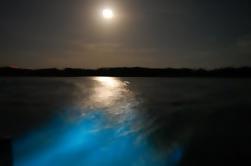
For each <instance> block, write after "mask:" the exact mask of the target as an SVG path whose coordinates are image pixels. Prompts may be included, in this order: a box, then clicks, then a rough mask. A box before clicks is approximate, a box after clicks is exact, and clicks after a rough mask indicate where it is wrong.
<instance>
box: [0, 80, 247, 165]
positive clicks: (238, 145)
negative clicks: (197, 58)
mask: <svg viewBox="0 0 251 166" xmlns="http://www.w3.org/2000/svg"><path fill="white" fill-rule="evenodd" d="M250 92H251V79H213V78H205V79H196V78H112V77H90V78H0V136H1V137H6V136H10V137H12V138H13V139H12V140H13V153H14V154H13V156H14V165H15V166H33V165H34V166H54V165H60V166H61V165H62V166H82V165H85V166H86V165H87V166H93V165H116V166H117V165H121V166H123V165H125V166H148V165H149V166H152V165H158V166H162V165H168V166H176V165H218V164H221V165H226V164H228V163H231V164H234V163H235V164H236V165H240V162H246V164H247V165H249V164H250V157H251V156H250V154H249V153H250V149H251V143H250V140H251V136H250V131H251V123H250V115H251V114H250V111H251V95H250Z"/></svg>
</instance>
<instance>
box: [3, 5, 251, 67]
mask: <svg viewBox="0 0 251 166" xmlns="http://www.w3.org/2000/svg"><path fill="white" fill-rule="evenodd" d="M106 7H109V8H111V9H113V12H114V18H113V19H112V20H105V19H104V18H102V16H101V11H102V9H103V8H106ZM250 8H251V2H250V0H203V1H202V0H113V1H106V0H22V1H21V0H1V2H0V66H17V67H25V68H47V67H58V68H64V67H74V68H99V67H121V66H128V67H131V66H141V67H158V68H162V67H190V68H200V67H202V68H217V67H226V66H234V67H239V66H249V65H251V10H250Z"/></svg>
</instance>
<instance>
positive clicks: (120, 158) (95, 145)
mask: <svg viewBox="0 0 251 166" xmlns="http://www.w3.org/2000/svg"><path fill="white" fill-rule="evenodd" d="M104 123H106V117H105V115H104V114H103V113H102V112H101V113H100V112H95V113H90V114H88V115H86V116H85V117H84V118H82V119H81V120H79V121H75V122H67V121H65V120H63V119H55V121H54V122H52V123H50V124H49V125H47V126H45V127H44V128H43V129H40V130H38V131H35V132H34V133H30V134H29V135H27V136H26V137H25V138H23V139H19V140H17V141H16V143H15V145H14V165H15V166H34V165H36V166H45V165H46V166H55V165H59V166H81V165H85V166H96V165H111V166H113V165H114V166H115V165H120V166H128V165H139V166H148V165H149V166H151V165H159V166H161V165H166V164H167V163H168V164H170V166H173V165H176V164H177V162H178V161H179V159H180V157H181V152H182V151H181V150H180V149H175V150H174V151H173V152H172V153H170V154H169V155H167V156H166V155H165V154H161V153H158V152H157V151H156V150H154V148H153V147H152V146H151V144H149V143H148V142H147V139H146V138H141V139H140V141H137V140H138V139H139V137H140V134H139V133H129V134H126V135H125V134H122V132H123V131H126V130H129V126H128V125H127V124H123V125H122V126H116V127H111V128H104V127H103V125H104Z"/></svg>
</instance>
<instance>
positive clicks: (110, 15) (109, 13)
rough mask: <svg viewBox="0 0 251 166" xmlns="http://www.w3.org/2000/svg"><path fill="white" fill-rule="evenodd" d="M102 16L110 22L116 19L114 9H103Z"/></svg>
mask: <svg viewBox="0 0 251 166" xmlns="http://www.w3.org/2000/svg"><path fill="white" fill-rule="evenodd" d="M102 16H103V18H105V19H108V20H110V19H112V18H113V17H114V14H113V11H112V9H109V8H106V9H103V11H102Z"/></svg>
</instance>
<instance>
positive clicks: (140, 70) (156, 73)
mask: <svg viewBox="0 0 251 166" xmlns="http://www.w3.org/2000/svg"><path fill="white" fill-rule="evenodd" d="M0 76H41V77H43V76H45V77H46V76H51V77H53V76H55V77H56V76H60V77H82V76H117V77H251V67H249V66H243V67H223V68H215V69H203V68H197V69H192V68H147V67H106V68H98V69H84V68H64V69H58V68H42V69H27V68H16V67H0Z"/></svg>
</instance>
